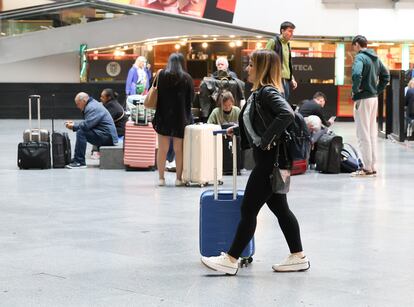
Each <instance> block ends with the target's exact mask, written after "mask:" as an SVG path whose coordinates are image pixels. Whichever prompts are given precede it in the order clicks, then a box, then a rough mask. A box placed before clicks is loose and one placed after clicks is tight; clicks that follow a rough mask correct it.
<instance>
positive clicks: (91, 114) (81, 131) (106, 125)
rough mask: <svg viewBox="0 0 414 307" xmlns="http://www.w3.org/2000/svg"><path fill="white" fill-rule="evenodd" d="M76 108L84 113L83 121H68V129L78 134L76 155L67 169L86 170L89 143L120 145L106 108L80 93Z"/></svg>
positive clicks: (76, 98) (77, 97)
mask: <svg viewBox="0 0 414 307" xmlns="http://www.w3.org/2000/svg"><path fill="white" fill-rule="evenodd" d="M75 103H76V107H77V108H78V109H79V110H81V111H82V115H83V120H82V121H80V122H77V123H74V122H73V121H68V122H66V123H65V125H66V128H68V129H70V130H73V131H74V132H76V144H75V155H74V158H73V160H72V163H70V164H68V165H66V167H67V168H85V167H86V163H85V153H86V145H87V142H88V143H91V144H92V145H95V146H97V147H98V148H99V147H100V146H112V145H115V144H117V143H118V135H117V133H116V128H115V124H114V121H113V119H112V117H111V114H109V112H108V110H107V109H105V107H104V106H103V105H102V104H100V103H99V102H97V101H96V100H95V99H93V98H92V97H89V95H88V94H86V93H83V92H80V93H78V94H77V95H76V97H75Z"/></svg>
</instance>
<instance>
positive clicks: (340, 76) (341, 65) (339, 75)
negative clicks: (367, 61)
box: [335, 43, 345, 85]
mask: <svg viewBox="0 0 414 307" xmlns="http://www.w3.org/2000/svg"><path fill="white" fill-rule="evenodd" d="M344 81H345V44H344V43H338V44H336V51H335V84H336V85H344Z"/></svg>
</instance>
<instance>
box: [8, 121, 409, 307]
mask: <svg viewBox="0 0 414 307" xmlns="http://www.w3.org/2000/svg"><path fill="white" fill-rule="evenodd" d="M46 124H47V125H49V123H47V122H46ZM57 126H58V127H62V129H63V125H62V122H58V124H57ZM25 127H26V122H25V121H21V120H15V121H11V120H2V121H0V144H1V146H0V154H1V159H0V195H1V200H0V306H414V274H413V273H414V269H413V263H414V244H413V241H414V240H413V235H414V219H413V217H414V201H413V195H414V188H413V187H414V179H413V178H414V148H413V147H414V146H413V145H412V144H399V143H392V142H391V141H388V140H380V141H379V159H380V167H379V176H378V177H377V178H359V179H355V178H350V177H349V175H347V174H341V175H324V174H318V173H315V172H309V173H307V174H306V175H301V176H296V177H294V178H293V184H292V189H291V193H289V201H290V205H291V208H292V210H293V211H294V212H295V214H296V215H297V218H298V220H299V221H300V225H301V231H302V239H303V245H304V248H305V252H306V254H307V255H308V257H309V258H310V260H311V265H312V266H311V269H310V270H309V271H308V272H304V273H284V274H280V273H273V272H272V270H271V265H272V263H274V262H276V261H279V260H281V259H283V258H284V257H285V256H286V255H287V254H288V248H287V245H286V243H285V241H284V238H283V236H282V234H281V232H280V229H279V226H278V224H277V221H276V220H275V218H274V217H273V216H272V214H271V213H270V211H269V210H268V209H267V208H265V207H264V208H263V209H262V211H261V212H260V215H259V217H258V227H257V232H256V255H255V256H254V262H253V264H252V265H251V266H249V267H248V268H243V269H241V270H239V274H238V275H237V276H236V277H229V276H222V275H220V274H216V273H215V272H213V271H209V270H208V269H207V268H205V267H204V266H202V265H201V264H200V262H199V257H200V256H199V252H198V215H199V205H198V202H199V195H200V192H201V191H202V189H199V188H176V187H173V186H172V184H173V181H174V177H173V176H174V175H173V174H168V175H169V176H168V177H167V181H168V183H169V184H170V186H167V187H163V188H160V187H157V186H156V185H155V183H156V179H157V176H156V173H155V172H125V171H123V170H100V169H99V168H97V167H96V166H95V167H94V166H93V165H91V167H89V168H88V169H84V170H66V169H54V170H44V171H39V170H28V171H21V170H18V169H17V166H16V152H17V143H18V142H19V141H20V140H21V133H22V130H23V129H24V128H25ZM335 131H336V132H337V133H338V134H341V135H343V136H344V138H345V140H346V141H349V142H351V143H354V144H355V137H354V125H353V124H351V123H346V124H345V123H342V124H339V123H338V124H336V127H335ZM72 137H73V134H72ZM88 163H90V164H94V163H95V162H94V161H88ZM95 164H96V163H95ZM247 178H248V174H246V173H244V174H243V175H242V176H240V177H239V186H240V187H243V186H244V185H245V183H246V180H247ZM230 179H231V177H228V178H226V179H225V184H224V186H225V187H230V183H231V180H230Z"/></svg>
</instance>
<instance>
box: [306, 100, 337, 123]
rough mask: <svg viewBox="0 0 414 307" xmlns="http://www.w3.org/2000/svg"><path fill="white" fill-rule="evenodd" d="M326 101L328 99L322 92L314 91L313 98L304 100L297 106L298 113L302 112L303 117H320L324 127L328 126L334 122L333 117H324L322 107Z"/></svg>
mask: <svg viewBox="0 0 414 307" xmlns="http://www.w3.org/2000/svg"><path fill="white" fill-rule="evenodd" d="M327 101H328V100H327V98H326V95H325V94H324V93H322V92H316V93H315V94H314V95H313V99H310V100H306V101H305V102H304V103H303V105H302V106H301V107H300V108H299V113H300V114H302V116H303V117H304V118H306V117H308V116H311V115H316V116H318V117H319V118H320V119H321V121H322V124H323V125H324V126H325V127H329V126H331V125H332V124H333V123H334V121H335V117H333V116H332V117H331V118H329V119H328V120H326V119H325V115H324V113H323V110H322V108H323V107H324V106H325V103H326V102H327Z"/></svg>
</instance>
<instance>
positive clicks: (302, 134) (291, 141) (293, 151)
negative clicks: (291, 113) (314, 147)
mask: <svg viewBox="0 0 414 307" xmlns="http://www.w3.org/2000/svg"><path fill="white" fill-rule="evenodd" d="M286 135H287V138H286V141H287V145H288V151H289V153H290V156H291V158H292V161H298V160H308V159H309V155H310V151H311V135H310V133H309V130H308V127H307V126H306V122H305V119H304V118H303V116H302V115H301V114H300V113H298V112H295V119H294V121H293V123H292V124H290V125H289V126H288V127H287V129H286Z"/></svg>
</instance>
